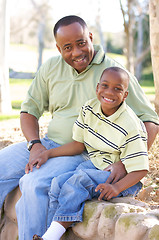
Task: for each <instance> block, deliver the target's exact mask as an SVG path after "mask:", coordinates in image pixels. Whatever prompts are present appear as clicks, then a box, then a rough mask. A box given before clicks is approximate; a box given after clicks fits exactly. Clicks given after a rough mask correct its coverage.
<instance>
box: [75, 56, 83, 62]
mask: <svg viewBox="0 0 159 240" xmlns="http://www.w3.org/2000/svg"><path fill="white" fill-rule="evenodd" d="M83 59H84V57H83V58H81V59H76V60H75V62H81V61H83Z"/></svg>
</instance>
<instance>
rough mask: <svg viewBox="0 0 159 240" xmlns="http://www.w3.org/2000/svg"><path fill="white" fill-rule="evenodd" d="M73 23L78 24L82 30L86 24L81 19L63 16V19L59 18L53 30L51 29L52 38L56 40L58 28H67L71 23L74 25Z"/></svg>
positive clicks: (74, 16) (73, 16)
mask: <svg viewBox="0 0 159 240" xmlns="http://www.w3.org/2000/svg"><path fill="white" fill-rule="evenodd" d="M75 22H78V23H79V24H80V25H81V26H82V27H83V28H87V24H86V22H85V21H84V20H83V19H82V18H80V17H78V16H76V15H68V16H65V17H63V18H61V19H60V20H59V21H58V22H57V23H56V24H55V26H54V29H53V33H54V37H55V38H56V35H57V31H58V29H59V28H60V27H62V26H68V25H70V24H72V23H75Z"/></svg>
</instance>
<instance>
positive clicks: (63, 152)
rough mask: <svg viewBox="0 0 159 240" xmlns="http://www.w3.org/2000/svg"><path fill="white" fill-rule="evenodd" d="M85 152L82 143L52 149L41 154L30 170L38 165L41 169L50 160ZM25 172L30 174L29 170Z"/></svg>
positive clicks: (72, 143) (32, 163)
mask: <svg viewBox="0 0 159 240" xmlns="http://www.w3.org/2000/svg"><path fill="white" fill-rule="evenodd" d="M84 150H85V146H84V144H83V143H81V142H77V141H73V142H70V143H67V144H64V145H62V146H60V147H57V148H52V149H49V150H46V149H45V151H43V152H41V153H40V154H39V156H37V157H36V158H35V159H34V160H33V161H32V162H31V163H30V166H29V167H30V169H33V166H35V165H36V168H40V167H41V165H42V164H44V163H45V162H46V161H47V160H48V159H49V158H53V157H60V156H73V155H78V154H81V153H82V152H83V151H84ZM25 172H26V173H28V171H27V169H25Z"/></svg>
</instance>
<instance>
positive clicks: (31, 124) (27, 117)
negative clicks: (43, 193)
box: [20, 113, 46, 173]
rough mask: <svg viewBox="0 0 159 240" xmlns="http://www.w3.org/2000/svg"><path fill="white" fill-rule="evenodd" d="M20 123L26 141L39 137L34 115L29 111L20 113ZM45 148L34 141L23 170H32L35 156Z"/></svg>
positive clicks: (37, 124)
mask: <svg viewBox="0 0 159 240" xmlns="http://www.w3.org/2000/svg"><path fill="white" fill-rule="evenodd" d="M20 123H21V129H22V132H23V134H24V136H25V138H26V140H27V141H31V140H35V139H40V137H39V123H38V120H37V118H36V117H34V116H33V115H31V114H29V113H21V114H20ZM44 150H46V148H45V147H44V146H43V145H42V144H41V143H36V144H34V145H33V147H32V148H31V151H30V157H29V162H28V163H27V165H26V167H25V172H26V173H28V172H29V171H32V168H33V165H32V162H33V161H34V159H36V158H37V156H38V155H39V154H40V153H41V152H43V151H44Z"/></svg>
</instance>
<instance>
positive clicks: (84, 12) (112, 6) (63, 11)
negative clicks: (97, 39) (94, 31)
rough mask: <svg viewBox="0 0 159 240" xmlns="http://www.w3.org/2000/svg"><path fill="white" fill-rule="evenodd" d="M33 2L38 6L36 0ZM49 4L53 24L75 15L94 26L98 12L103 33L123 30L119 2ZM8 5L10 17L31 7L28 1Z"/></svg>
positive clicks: (60, 0)
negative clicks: (64, 17)
mask: <svg viewBox="0 0 159 240" xmlns="http://www.w3.org/2000/svg"><path fill="white" fill-rule="evenodd" d="M35 2H37V4H38V0H35ZM50 2H51V5H52V16H53V20H54V22H56V21H57V20H59V19H60V18H61V17H63V16H66V15H70V14H75V15H79V16H80V17H82V18H83V19H84V20H85V21H86V22H87V24H90V25H94V24H95V16H96V15H97V13H98V11H99V13H100V14H99V15H100V23H101V28H102V30H103V31H107V32H120V31H122V30H123V17H122V13H121V10H120V5H119V0H80V1H76V0H50ZM9 4H10V8H11V11H10V12H11V14H12V15H13V14H15V15H17V14H18V13H21V11H22V10H24V9H26V8H29V7H30V6H31V4H30V0H12V1H10V0H9ZM15 6H16V8H15ZM13 8H14V11H13ZM99 9H100V10H99Z"/></svg>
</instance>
